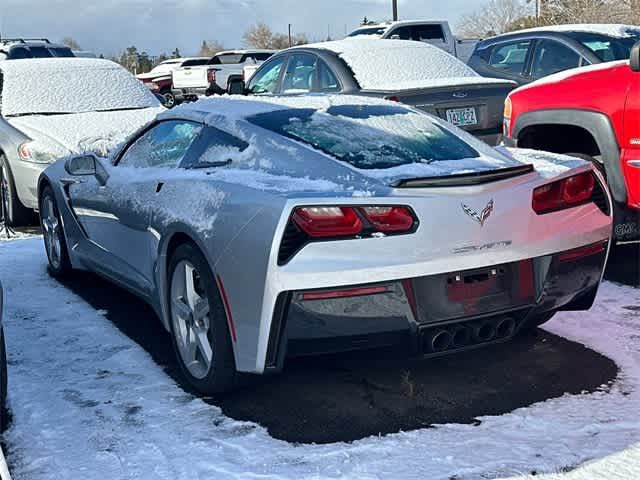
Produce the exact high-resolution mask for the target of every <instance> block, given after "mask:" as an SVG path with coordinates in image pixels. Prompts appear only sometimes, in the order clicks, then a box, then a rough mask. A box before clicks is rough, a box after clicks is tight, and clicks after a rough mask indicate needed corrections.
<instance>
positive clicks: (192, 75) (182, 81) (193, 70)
mask: <svg viewBox="0 0 640 480" xmlns="http://www.w3.org/2000/svg"><path fill="white" fill-rule="evenodd" d="M207 70H208V68H207V67H205V66H196V67H182V68H179V69H177V70H174V72H173V88H207V87H208V86H209V80H208V78H207Z"/></svg>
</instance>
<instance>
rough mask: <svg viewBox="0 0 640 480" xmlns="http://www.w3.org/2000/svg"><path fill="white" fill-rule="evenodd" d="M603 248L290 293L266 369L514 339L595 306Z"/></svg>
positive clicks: (281, 302) (274, 326)
mask: <svg viewBox="0 0 640 480" xmlns="http://www.w3.org/2000/svg"><path fill="white" fill-rule="evenodd" d="M607 251H608V242H598V243H597V244H592V245H588V246H587V247H583V248H580V249H576V250H570V251H567V252H561V253H558V254H554V255H547V256H543V257H537V258H532V259H529V260H523V261H519V262H514V263H509V264H501V265H494V266H491V267H487V268H482V269H474V270H467V271H458V272H450V273H445V274H438V275H430V276H424V277H418V278H411V279H405V280H399V281H393V282H386V283H376V284H369V285H364V286H363V285H359V286H351V287H341V288H340V289H323V290H313V291H290V292H284V293H282V294H280V296H279V297H278V300H277V303H276V310H275V314H274V317H273V320H272V322H271V331H270V334H269V344H268V348H267V358H266V362H265V372H277V371H279V370H280V369H281V368H282V366H283V364H284V361H285V358H286V357H291V356H300V355H314V354H322V353H332V352H340V351H350V350H360V349H370V348H377V347H389V346H393V347H398V348H402V349H403V351H406V352H409V354H411V355H420V356H424V355H426V356H435V355H442V354H448V353H454V352H458V351H462V350H467V349H470V348H476V347H480V346H483V345H487V344H491V343H496V342H501V341H506V340H509V339H510V338H511V337H513V335H514V334H515V333H517V331H518V330H519V329H521V328H522V327H523V326H524V325H525V324H527V323H528V322H532V323H535V320H536V319H538V318H540V317H541V316H543V315H544V314H547V313H549V312H555V311H558V310H587V309H589V308H590V307H591V305H592V303H593V301H594V299H595V295H596V293H597V289H598V286H599V283H600V280H601V277H602V272H603V269H604V264H605V260H606V256H607ZM434 342H435V345H434ZM438 342H440V343H438Z"/></svg>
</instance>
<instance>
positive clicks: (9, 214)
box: [0, 154, 34, 227]
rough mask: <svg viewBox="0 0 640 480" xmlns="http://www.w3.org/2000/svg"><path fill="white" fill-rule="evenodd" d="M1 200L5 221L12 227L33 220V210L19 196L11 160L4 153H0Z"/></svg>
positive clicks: (27, 223) (26, 223)
mask: <svg viewBox="0 0 640 480" xmlns="http://www.w3.org/2000/svg"><path fill="white" fill-rule="evenodd" d="M0 201H1V202H2V211H3V212H4V216H5V218H4V221H5V222H7V225H9V226H10V227H21V226H23V225H29V224H30V223H31V222H32V221H33V218H34V215H33V210H31V209H29V208H27V207H25V206H24V205H22V202H21V201H20V199H19V198H18V193H17V192H16V184H15V182H14V180H13V175H12V173H11V169H10V168H9V162H8V161H7V157H5V156H4V155H2V154H0ZM0 213H1V212H0Z"/></svg>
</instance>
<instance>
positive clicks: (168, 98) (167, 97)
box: [160, 90, 176, 108]
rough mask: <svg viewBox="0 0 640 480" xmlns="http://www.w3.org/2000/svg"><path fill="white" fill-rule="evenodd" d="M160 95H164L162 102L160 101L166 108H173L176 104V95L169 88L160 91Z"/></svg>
mask: <svg viewBox="0 0 640 480" xmlns="http://www.w3.org/2000/svg"><path fill="white" fill-rule="evenodd" d="M160 95H162V96H163V97H164V102H162V104H163V105H164V106H165V107H166V108H173V107H175V106H176V96H175V95H174V94H173V92H172V91H171V90H166V91H164V92H162V93H161V94H160Z"/></svg>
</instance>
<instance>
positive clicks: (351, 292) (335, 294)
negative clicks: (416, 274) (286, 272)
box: [302, 286, 391, 301]
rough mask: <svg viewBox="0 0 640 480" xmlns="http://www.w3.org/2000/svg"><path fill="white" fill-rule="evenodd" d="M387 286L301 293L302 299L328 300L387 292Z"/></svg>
mask: <svg viewBox="0 0 640 480" xmlns="http://www.w3.org/2000/svg"><path fill="white" fill-rule="evenodd" d="M390 291H391V289H390V288H389V287H382V286H381V287H356V288H345V289H342V290H325V291H319V292H306V293H303V294H302V300H304V301H311V300H328V299H333V298H349V297H364V296H367V295H380V294H381V293H389V292H390Z"/></svg>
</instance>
